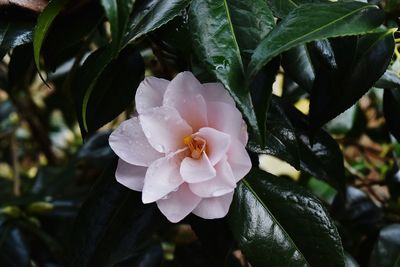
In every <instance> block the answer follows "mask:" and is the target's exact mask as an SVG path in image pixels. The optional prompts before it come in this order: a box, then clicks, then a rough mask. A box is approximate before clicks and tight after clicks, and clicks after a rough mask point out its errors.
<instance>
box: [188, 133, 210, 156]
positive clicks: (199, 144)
mask: <svg viewBox="0 0 400 267" xmlns="http://www.w3.org/2000/svg"><path fill="white" fill-rule="evenodd" d="M183 143H184V144H185V145H187V147H188V148H189V150H190V156H191V157H192V158H194V159H199V158H200V157H201V154H202V153H203V151H204V150H205V148H206V140H204V139H203V138H201V137H198V136H195V137H194V138H193V137H192V136H191V135H188V136H186V137H185V138H183Z"/></svg>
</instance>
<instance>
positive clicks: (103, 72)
mask: <svg viewBox="0 0 400 267" xmlns="http://www.w3.org/2000/svg"><path fill="white" fill-rule="evenodd" d="M110 52H111V50H110V47H105V48H103V49H99V50H97V51H96V52H94V53H93V54H92V55H90V56H89V58H88V59H87V60H86V61H85V63H84V64H83V66H82V67H81V69H80V70H79V73H78V75H77V76H76V78H75V81H74V88H75V89H76V90H75V91H76V93H77V94H76V103H78V105H77V107H78V109H77V113H78V114H79V116H78V118H79V122H80V125H81V129H82V131H83V132H85V131H88V132H93V131H95V130H97V129H98V128H100V127H101V126H103V125H104V124H106V123H107V122H109V121H111V120H112V119H114V118H115V117H116V116H118V115H119V114H120V113H121V112H122V111H124V110H125V109H126V108H127V107H128V105H129V104H130V103H132V102H133V99H134V97H135V92H136V89H137V87H138V86H139V83H140V82H141V81H142V79H143V77H144V63H143V59H142V57H141V56H140V54H139V52H138V51H137V50H136V48H135V47H132V46H128V47H126V48H125V49H124V50H123V51H121V53H120V54H119V56H118V57H117V58H116V59H114V60H112V61H109V60H110ZM105 107H106V108H105Z"/></svg>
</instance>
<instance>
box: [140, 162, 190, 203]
mask: <svg viewBox="0 0 400 267" xmlns="http://www.w3.org/2000/svg"><path fill="white" fill-rule="evenodd" d="M179 161H180V160H179V155H178V154H175V155H173V156H167V157H164V158H161V159H158V160H156V161H154V162H153V163H152V164H151V165H150V166H149V168H148V169H147V172H146V177H145V179H144V186H143V194H142V201H143V203H145V204H146V203H151V202H154V201H157V200H159V199H161V198H162V197H164V196H166V195H167V194H169V193H170V192H172V191H174V190H176V189H177V188H178V187H179V186H180V185H181V184H182V183H183V180H182V177H181V175H180V173H179V163H180V162H179Z"/></svg>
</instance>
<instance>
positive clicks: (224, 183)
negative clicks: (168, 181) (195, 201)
mask: <svg viewBox="0 0 400 267" xmlns="http://www.w3.org/2000/svg"><path fill="white" fill-rule="evenodd" d="M215 170H216V171H217V175H216V176H215V177H214V178H212V179H211V180H208V181H205V182H201V183H195V184H189V188H190V190H192V192H193V193H195V194H196V195H198V196H199V197H203V198H204V197H219V196H222V195H225V194H227V193H229V192H232V191H233V190H234V189H235V188H236V180H235V178H234V176H233V173H232V169H231V167H230V166H229V164H228V163H227V162H226V160H222V161H220V162H219V163H218V164H217V165H216V166H215Z"/></svg>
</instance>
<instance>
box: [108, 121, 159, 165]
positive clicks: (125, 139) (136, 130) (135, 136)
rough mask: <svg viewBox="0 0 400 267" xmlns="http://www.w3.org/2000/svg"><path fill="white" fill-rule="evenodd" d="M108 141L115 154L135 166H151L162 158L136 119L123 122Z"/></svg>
mask: <svg viewBox="0 0 400 267" xmlns="http://www.w3.org/2000/svg"><path fill="white" fill-rule="evenodd" d="M108 140H109V144H110V146H111V148H112V150H114V152H115V154H117V155H118V156H119V157H120V158H122V159H123V160H124V161H126V162H128V163H130V164H133V165H139V166H149V165H150V163H152V162H153V161H155V160H156V159H159V158H160V157H161V156H162V154H160V153H159V152H157V151H156V150H155V149H154V148H153V147H152V146H151V145H150V144H149V142H148V141H147V138H146V136H145V135H144V133H143V130H142V127H141V125H140V123H139V120H138V118H136V117H134V118H131V119H129V120H126V121H124V122H122V123H121V125H120V126H119V127H118V128H117V129H115V130H114V131H113V132H112V133H111V135H110V137H109V139H108Z"/></svg>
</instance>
